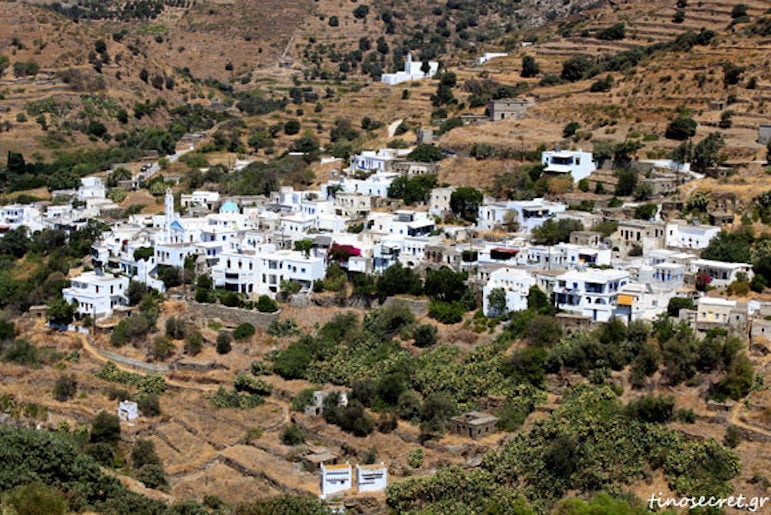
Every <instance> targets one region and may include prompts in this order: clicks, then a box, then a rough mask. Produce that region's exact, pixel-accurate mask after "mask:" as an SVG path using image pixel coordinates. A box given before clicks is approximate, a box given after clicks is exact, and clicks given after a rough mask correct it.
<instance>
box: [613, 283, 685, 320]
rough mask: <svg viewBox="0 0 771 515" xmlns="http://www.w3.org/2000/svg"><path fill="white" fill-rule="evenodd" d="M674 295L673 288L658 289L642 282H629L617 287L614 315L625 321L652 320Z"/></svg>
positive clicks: (661, 311)
mask: <svg viewBox="0 0 771 515" xmlns="http://www.w3.org/2000/svg"><path fill="white" fill-rule="evenodd" d="M674 295H675V291H674V290H669V291H665V290H660V289H657V288H654V287H653V286H652V285H651V284H645V283H642V282H635V283H629V284H626V285H625V286H622V287H621V288H620V289H619V292H618V301H617V303H616V312H615V313H614V315H615V316H616V317H618V318H621V319H622V320H624V321H625V322H627V323H629V322H632V321H635V320H648V321H653V320H656V319H657V318H658V317H659V316H660V315H661V314H662V313H664V312H665V311H666V309H667V305H668V304H669V299H671V298H672V297H674Z"/></svg>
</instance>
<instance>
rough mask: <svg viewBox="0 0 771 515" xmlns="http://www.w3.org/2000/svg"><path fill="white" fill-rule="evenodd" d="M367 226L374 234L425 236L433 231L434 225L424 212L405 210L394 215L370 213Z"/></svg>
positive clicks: (432, 220)
mask: <svg viewBox="0 0 771 515" xmlns="http://www.w3.org/2000/svg"><path fill="white" fill-rule="evenodd" d="M368 226H369V228H370V230H371V231H372V232H375V233H381V234H400V235H402V236H425V235H427V234H429V233H431V231H433V230H434V229H435V227H436V224H435V222H434V219H433V218H431V217H429V216H428V213H426V212H424V211H410V210H406V209H405V210H400V211H396V212H394V213H372V214H371V215H370V218H369V221H368Z"/></svg>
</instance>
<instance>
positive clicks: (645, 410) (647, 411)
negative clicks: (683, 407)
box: [625, 395, 675, 424]
mask: <svg viewBox="0 0 771 515" xmlns="http://www.w3.org/2000/svg"><path fill="white" fill-rule="evenodd" d="M674 407H675V399H674V398H672V397H668V396H663V395H646V396H644V397H640V398H639V399H635V400H633V401H631V402H630V403H629V404H627V406H626V409H625V413H626V414H627V416H629V417H631V418H635V419H638V420H642V421H643V422H655V423H659V424H663V423H664V422H669V421H670V420H671V419H672V415H673V413H674Z"/></svg>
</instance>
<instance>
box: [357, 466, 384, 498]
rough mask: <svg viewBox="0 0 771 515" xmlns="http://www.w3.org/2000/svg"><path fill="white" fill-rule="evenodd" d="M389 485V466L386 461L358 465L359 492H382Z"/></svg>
mask: <svg viewBox="0 0 771 515" xmlns="http://www.w3.org/2000/svg"><path fill="white" fill-rule="evenodd" d="M387 486H388V467H386V465H385V463H383V462H380V464H373V465H356V487H357V489H358V490H359V492H380V491H383V490H385V489H386V487H387Z"/></svg>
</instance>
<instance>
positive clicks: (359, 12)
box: [353, 5, 369, 20]
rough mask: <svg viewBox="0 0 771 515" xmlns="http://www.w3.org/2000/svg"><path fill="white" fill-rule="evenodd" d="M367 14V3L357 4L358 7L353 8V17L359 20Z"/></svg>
mask: <svg viewBox="0 0 771 515" xmlns="http://www.w3.org/2000/svg"><path fill="white" fill-rule="evenodd" d="M368 14H369V6H368V5H359V6H358V7H356V9H354V10H353V16H354V18H357V19H359V20H361V19H363V18H366V17H367V15H368Z"/></svg>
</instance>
